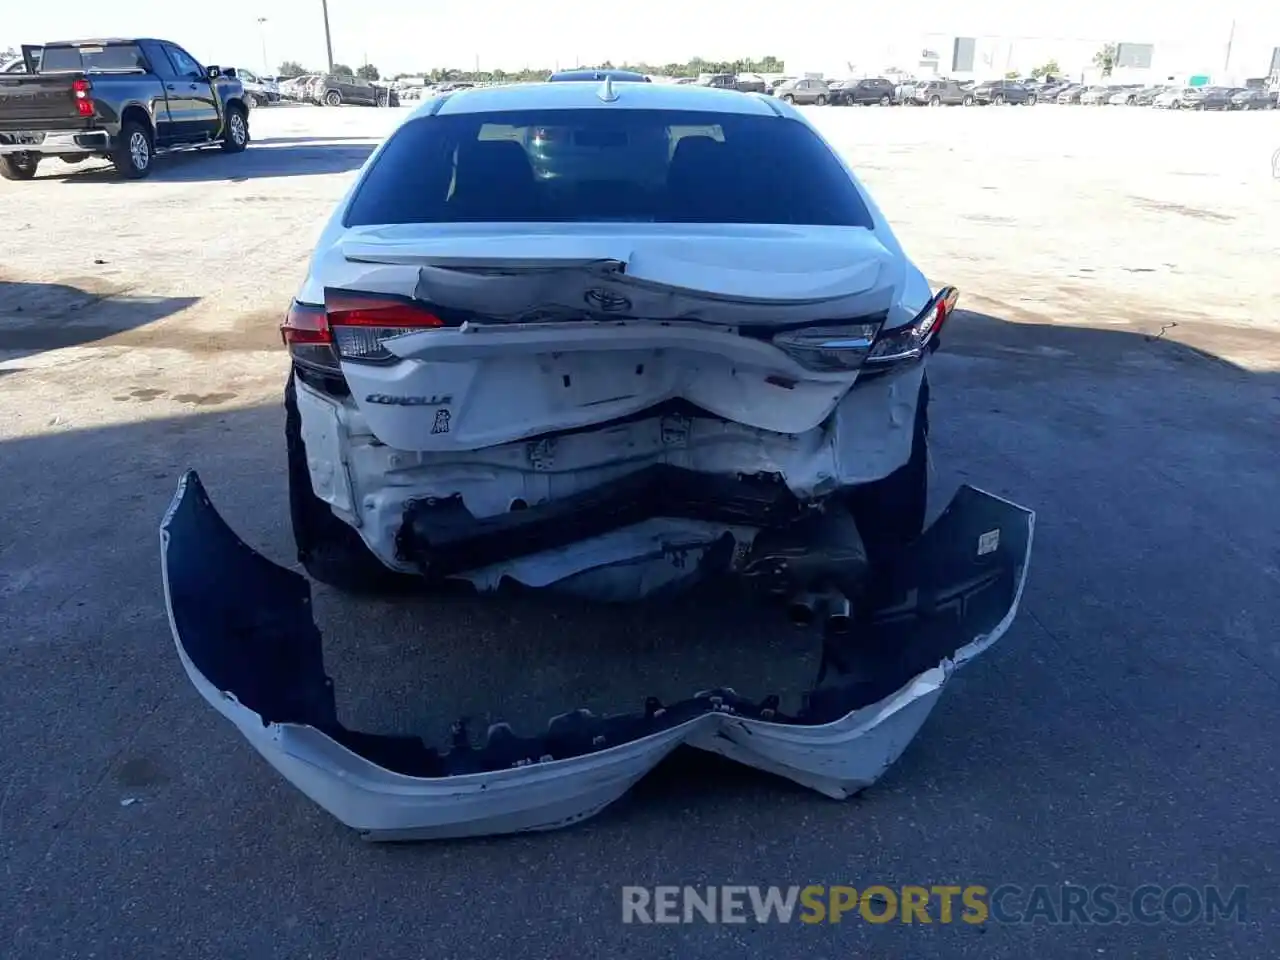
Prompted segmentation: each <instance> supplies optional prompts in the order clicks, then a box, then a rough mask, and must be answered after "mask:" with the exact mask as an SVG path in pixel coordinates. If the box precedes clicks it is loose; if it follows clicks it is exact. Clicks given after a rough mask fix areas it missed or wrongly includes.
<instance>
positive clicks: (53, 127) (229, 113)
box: [0, 39, 249, 180]
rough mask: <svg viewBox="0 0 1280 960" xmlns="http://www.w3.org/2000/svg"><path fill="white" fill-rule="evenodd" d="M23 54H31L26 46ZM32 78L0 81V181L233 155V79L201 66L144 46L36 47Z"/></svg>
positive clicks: (163, 43) (239, 131) (237, 113)
mask: <svg viewBox="0 0 1280 960" xmlns="http://www.w3.org/2000/svg"><path fill="white" fill-rule="evenodd" d="M26 49H27V50H31V49H32V48H30V47H28V48H26ZM41 49H42V50H43V54H42V59H41V62H40V65H39V67H38V68H37V70H36V71H35V72H34V73H32V72H25V71H24V72H22V73H13V74H6V75H5V76H4V80H3V81H0V177H4V179H6V180H30V179H32V178H33V177H34V176H35V175H36V172H37V167H38V166H39V165H40V163H41V162H42V161H43V160H45V159H48V158H50V157H58V158H59V159H61V160H63V161H65V162H67V163H78V162H80V161H82V160H87V159H88V158H89V157H104V158H106V159H108V160H110V161H111V163H112V164H113V165H114V166H115V168H116V171H117V172H118V173H119V174H120V175H121V176H124V177H128V178H129V179H133V180H136V179H140V178H142V177H145V176H146V175H147V174H149V173H150V172H151V165H152V161H153V160H154V158H155V157H156V156H159V155H161V154H164V153H172V152H177V151H185V150H195V149H198V148H202V147H221V148H222V150H223V151H224V152H227V153H240V152H241V151H243V150H244V149H245V147H247V146H248V145H249V109H248V106H247V104H246V103H245V102H244V89H243V87H242V86H241V83H240V81H239V80H238V79H236V78H235V77H234V76H232V75H231V73H232V71H230V70H227V69H224V68H222V67H218V66H209V67H205V66H203V65H201V64H200V62H199V61H197V60H196V59H195V58H194V57H192V56H191V54H189V53H187V52H186V51H185V50H183V49H182V47H180V46H178V45H177V44H176V43H171V42H169V41H167V40H152V39H138V40H130V39H113V40H73V41H65V42H59V43H50V44H45V45H44V47H42V48H41Z"/></svg>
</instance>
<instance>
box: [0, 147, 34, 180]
mask: <svg viewBox="0 0 1280 960" xmlns="http://www.w3.org/2000/svg"><path fill="white" fill-rule="evenodd" d="M39 166H40V158H39V157H38V156H36V155H35V154H34V153H11V154H9V155H8V156H4V157H0V177H3V178H4V179H6V180H31V179H32V178H34V177H35V175H36V169H37V168H38V167H39Z"/></svg>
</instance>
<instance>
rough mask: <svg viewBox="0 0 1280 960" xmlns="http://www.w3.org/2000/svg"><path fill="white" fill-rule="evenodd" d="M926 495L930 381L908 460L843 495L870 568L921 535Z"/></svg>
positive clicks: (925, 384)
mask: <svg viewBox="0 0 1280 960" xmlns="http://www.w3.org/2000/svg"><path fill="white" fill-rule="evenodd" d="M928 494H929V380H928V377H927V376H926V377H925V379H924V381H923V382H922V383H921V384H920V395H919V397H918V398H917V402H916V421H915V429H914V433H913V435H912V438H911V457H910V459H909V460H907V462H906V463H904V464H903V465H902V466H901V467H899V468H898V469H897V470H895V471H894V472H893V473H891V474H889V476H887V477H885V478H884V479H882V480H876V481H874V482H872V483H867V484H863V485H862V486H859V487H854V488H853V489H852V490H850V491H848V493H847V494H846V495H845V502H846V504H847V505H848V507H849V512H850V513H852V514H853V519H854V522H855V523H857V525H858V533H859V534H861V535H862V542H863V544H864V545H865V546H866V548H867V557H868V559H870V561H871V565H872V568H873V569H874V568H876V567H878V566H879V565H881V564H882V563H883V562H884V561H885V560H886V559H887V558H889V557H891V556H893V555H894V554H896V553H898V552H900V551H901V550H903V549H904V548H906V547H907V546H908V545H910V544H911V543H912V542H914V541H915V540H916V539H917V538H918V537H919V536H920V534H921V533H923V532H924V518H925V510H926V508H927V506H928Z"/></svg>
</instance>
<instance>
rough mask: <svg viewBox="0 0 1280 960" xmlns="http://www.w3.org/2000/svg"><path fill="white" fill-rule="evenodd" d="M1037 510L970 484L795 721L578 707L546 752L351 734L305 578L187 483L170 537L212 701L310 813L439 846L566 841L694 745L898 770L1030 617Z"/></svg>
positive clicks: (740, 713)
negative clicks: (948, 688) (465, 841)
mask: <svg viewBox="0 0 1280 960" xmlns="http://www.w3.org/2000/svg"><path fill="white" fill-rule="evenodd" d="M1034 519H1035V517H1034V514H1033V513H1031V512H1030V511H1028V510H1026V509H1024V508H1022V507H1019V506H1017V505H1015V504H1012V503H1010V502H1008V501H1006V500H1002V499H1000V498H998V497H995V496H992V495H990V494H987V493H984V492H982V491H980V490H976V489H974V488H972V487H962V488H961V489H960V490H959V491H958V492H957V494H956V495H955V497H954V498H953V500H952V502H951V504H950V505H949V506H948V508H947V509H946V511H944V513H943V514H942V516H941V517H939V519H938V520H937V521H936V522H935V523H934V524H933V525H932V526H931V527H930V528H929V529H928V530H927V531H926V532H925V534H924V536H923V537H922V538H921V539H920V540H919V541H918V542H917V544H916V545H915V546H914V547H913V548H912V549H911V550H910V551H909V552H908V553H907V554H906V555H904V556H903V557H901V558H900V560H899V561H898V562H897V563H895V564H894V566H893V567H892V568H891V569H888V570H885V571H882V574H883V575H882V576H881V577H880V578H879V579H878V581H877V587H876V594H875V595H876V597H878V602H877V603H876V605H875V612H874V613H873V614H871V616H870V620H869V622H868V623H864V624H861V625H860V629H858V630H855V631H854V632H853V633H851V634H849V635H848V636H846V637H828V638H827V640H826V642H825V644H824V655H823V663H822V668H821V670H820V672H819V678H818V681H817V684H816V685H815V687H814V688H813V689H812V690H810V691H809V692H808V694H807V695H806V697H805V698H804V705H803V707H802V708H801V709H800V710H799V711H798V712H797V713H796V714H795V715H786V714H784V713H782V712H781V711H780V709H779V697H777V696H770V697H767V698H765V699H764V700H762V701H759V702H755V701H751V700H748V699H746V698H743V697H740V696H738V695H737V694H735V693H734V692H733V691H732V690H728V689H721V690H710V691H704V692H701V693H698V694H697V695H695V696H693V697H690V698H689V699H687V700H684V701H681V702H679V703H674V704H666V705H663V704H659V703H657V702H656V701H655V700H653V699H650V700H649V701H648V702H646V703H645V704H644V707H643V709H640V710H637V711H636V712H635V713H631V714H626V715H619V716H607V717H603V716H594V715H591V714H589V713H586V712H585V711H577V712H573V713H568V714H564V715H562V716H559V717H556V718H555V719H553V720H552V721H551V723H550V724H549V725H548V727H547V729H546V730H545V731H544V732H542V733H541V734H539V735H536V736H528V737H525V736H519V735H517V734H515V733H514V732H513V731H512V730H511V729H510V728H509V727H507V726H505V725H502V724H499V725H496V726H494V727H492V728H491V729H490V730H489V733H488V737H487V738H486V740H485V743H484V746H482V747H480V748H478V749H477V748H474V747H472V746H470V745H469V744H468V742H467V738H466V736H465V731H460V735H459V736H458V737H456V738H455V740H454V743H453V744H451V745H449V746H445V747H441V748H436V747H431V746H428V745H426V744H425V743H423V742H422V741H421V740H420V739H418V738H417V737H405V736H394V735H387V734H372V733H364V732H360V731H354V730H349V729H347V728H346V727H344V726H343V725H342V723H341V722H340V721H339V719H338V716H337V710H336V706H335V698H334V688H333V682H332V680H330V678H329V677H328V676H327V675H326V674H325V670H324V664H323V660H322V651H321V637H320V632H319V630H318V629H317V627H316V625H315V623H314V621H313V620H312V617H311V589H310V585H309V583H308V581H307V580H306V578H305V577H302V576H300V575H298V574H296V573H293V572H292V571H289V570H286V569H284V568H283V567H280V566H277V565H276V564H274V563H272V562H271V561H269V560H267V559H266V558H265V557H263V556H262V555H261V554H259V553H257V552H256V551H254V550H253V549H252V548H251V547H249V546H247V545H246V544H245V543H243V542H242V541H241V540H240V539H239V538H238V537H237V536H236V535H235V533H234V532H232V530H231V529H230V528H229V527H228V526H227V525H226V523H225V522H224V521H223V520H222V518H221V517H220V516H219V515H218V512H217V511H216V510H215V509H214V507H213V505H212V503H211V502H210V501H209V498H208V496H207V494H206V493H205V490H204V488H203V486H202V485H201V483H200V480H199V477H198V476H197V475H196V474H195V473H194V472H193V471H188V472H187V473H186V474H185V475H184V476H183V478H182V480H181V481H180V482H179V485H178V489H177V492H176V494H175V496H174V499H173V502H172V504H171V506H170V508H169V510H168V512H167V513H166V515H165V518H164V520H163V522H162V524H161V528H160V544H161V561H162V564H161V566H162V570H163V576H164V587H165V599H166V602H167V605H168V611H169V622H170V626H171V628H172V630H173V636H174V640H175V642H176V644H177V648H178V654H179V656H180V657H181V660H182V663H183V666H184V667H185V669H186V671H187V675H188V676H189V677H190V679H191V681H192V683H193V684H194V685H195V687H196V689H197V690H199V691H200V693H201V695H202V696H203V697H204V698H205V699H206V700H207V701H208V702H209V703H210V704H211V705H212V706H213V707H214V708H215V709H216V710H217V711H218V712H219V713H221V714H222V715H223V716H225V717H226V718H227V719H228V720H230V721H231V722H232V723H233V724H235V726H236V727H237V728H238V729H239V730H240V732H241V733H242V734H243V735H244V736H245V738H246V739H247V740H248V741H249V742H250V744H252V745H253V747H254V749H256V750H257V751H258V752H259V753H260V754H262V756H263V757H265V758H266V760H267V761H268V762H269V763H270V764H271V765H272V766H274V767H275V768H276V769H277V770H278V771H280V773H282V774H283V775H284V776H285V777H286V778H287V779H288V780H289V781H290V782H292V783H293V784H294V785H295V786H297V787H298V788H299V789H300V790H302V791H303V793H305V794H306V795H307V796H309V797H310V798H311V799H312V800H314V801H315V802H316V803H318V804H319V805H320V806H322V807H323V808H324V809H326V810H328V811H329V812H330V813H331V814H333V815H334V816H335V817H337V818H338V819H339V820H341V821H342V822H343V823H344V824H347V825H348V826H350V827H352V828H354V829H356V830H358V831H360V832H361V833H362V834H363V835H364V836H365V837H367V838H368V839H374V840H396V839H428V838H446V837H467V836H481V835H488V834H502V833H515V832H521V831H527V830H548V829H554V828H557V827H563V826H566V825H568V824H571V823H575V822H577V821H579V820H583V819H585V818H586V817H589V816H591V815H592V814H594V813H597V812H598V811H600V810H601V809H603V808H604V807H605V806H607V805H608V804H609V803H611V802H612V801H614V800H616V799H617V798H618V797H620V796H621V795H622V794H623V793H625V792H626V791H627V789H628V788H629V787H630V786H631V785H632V784H633V783H635V781H636V780H638V779H639V778H640V777H642V776H643V775H644V774H645V773H647V772H648V771H650V770H651V769H653V767H654V766H655V765H656V764H657V763H658V762H659V761H660V760H661V759H662V758H663V757H664V756H666V755H667V754H668V753H670V752H671V751H672V750H674V749H675V748H676V747H678V746H680V745H681V744H684V745H687V746H690V747H696V748H698V749H703V750H708V751H711V752H714V753H719V754H722V755H724V756H726V757H730V758H732V759H734V760H738V761H740V762H742V763H745V764H748V765H749V766H752V767H757V768H759V769H762V770H767V771H770V772H772V773H776V774H778V775H780V776H783V777H787V778H789V779H791V780H794V781H796V782H798V783H801V784H804V785H806V786H809V787H811V788H813V789H814V790H817V791H819V792H820V793H823V794H825V795H827V796H830V797H834V798H837V799H839V798H844V797H848V796H851V795H852V794H854V793H856V792H858V791H859V790H861V789H863V788H865V787H867V786H869V785H871V784H873V783H875V782H876V780H878V779H879V778H880V776H881V775H882V774H883V773H884V772H885V770H887V769H888V767H889V766H890V765H891V764H892V763H893V762H894V761H895V760H896V759H897V758H898V756H899V755H900V754H901V753H902V752H903V750H904V749H905V748H906V747H907V745H908V744H909V743H910V742H911V740H912V738H913V737H914V736H915V734H916V733H917V731H918V730H919V729H920V726H921V724H923V722H924V720H925V718H926V717H927V716H928V714H929V712H930V711H931V710H932V709H933V706H934V705H935V704H936V702H937V700H938V697H939V695H940V694H941V692H942V690H943V688H944V687H945V685H946V683H947V681H948V679H949V678H950V677H951V675H952V674H953V672H954V671H955V670H956V669H957V668H959V667H960V666H962V665H964V664H965V663H967V662H968V661H969V660H971V659H972V658H973V657H975V656H977V655H978V654H979V653H981V652H983V651H984V650H986V649H987V648H988V647H989V646H990V645H991V644H993V643H994V642H995V641H996V640H998V639H999V638H1000V637H1001V636H1002V635H1003V634H1004V633H1005V631H1006V630H1007V629H1008V628H1009V625H1010V624H1011V623H1012V622H1013V619H1014V616H1015V615H1016V613H1017V609H1018V603H1019V600H1020V598H1021V595H1022V589H1023V585H1024V583H1025V581H1026V573H1027V565H1028V561H1029V559H1030V553H1031V542H1032V531H1033V527H1034Z"/></svg>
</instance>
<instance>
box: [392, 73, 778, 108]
mask: <svg viewBox="0 0 1280 960" xmlns="http://www.w3.org/2000/svg"><path fill="white" fill-rule="evenodd" d="M604 86H605V84H604V83H603V82H600V83H597V82H595V81H582V82H569V83H565V82H556V83H551V82H544V83H520V84H509V85H500V86H493V87H477V88H474V89H471V90H459V91H456V92H454V93H450V94H448V95H447V96H446V98H445V99H444V102H443V103H442V102H441V101H440V100H439V99H438V98H437V99H434V100H428V101H426V102H425V103H423V105H422V106H420V107H418V108H417V109H416V110H415V111H414V113H413V114H412V116H414V117H417V116H425V115H432V114H438V115H440V116H447V115H452V114H463V113H496V112H500V111H504V110H586V109H599V108H601V107H609V108H611V109H615V110H626V109H632V110H691V111H698V112H703V113H739V114H754V115H756V116H776V115H780V114H781V109H780V108H779V107H778V106H777V104H776V103H775V102H774V101H773V99H772V98H771V97H767V96H766V95H764V94H755V93H739V92H738V91H737V90H717V89H716V88H714V87H700V86H697V85H695V84H677V83H619V84H618V85H617V86H614V87H613V88H612V90H613V98H612V99H610V100H605V99H604V98H602V97H601V93H602V91H603V89H604Z"/></svg>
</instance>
